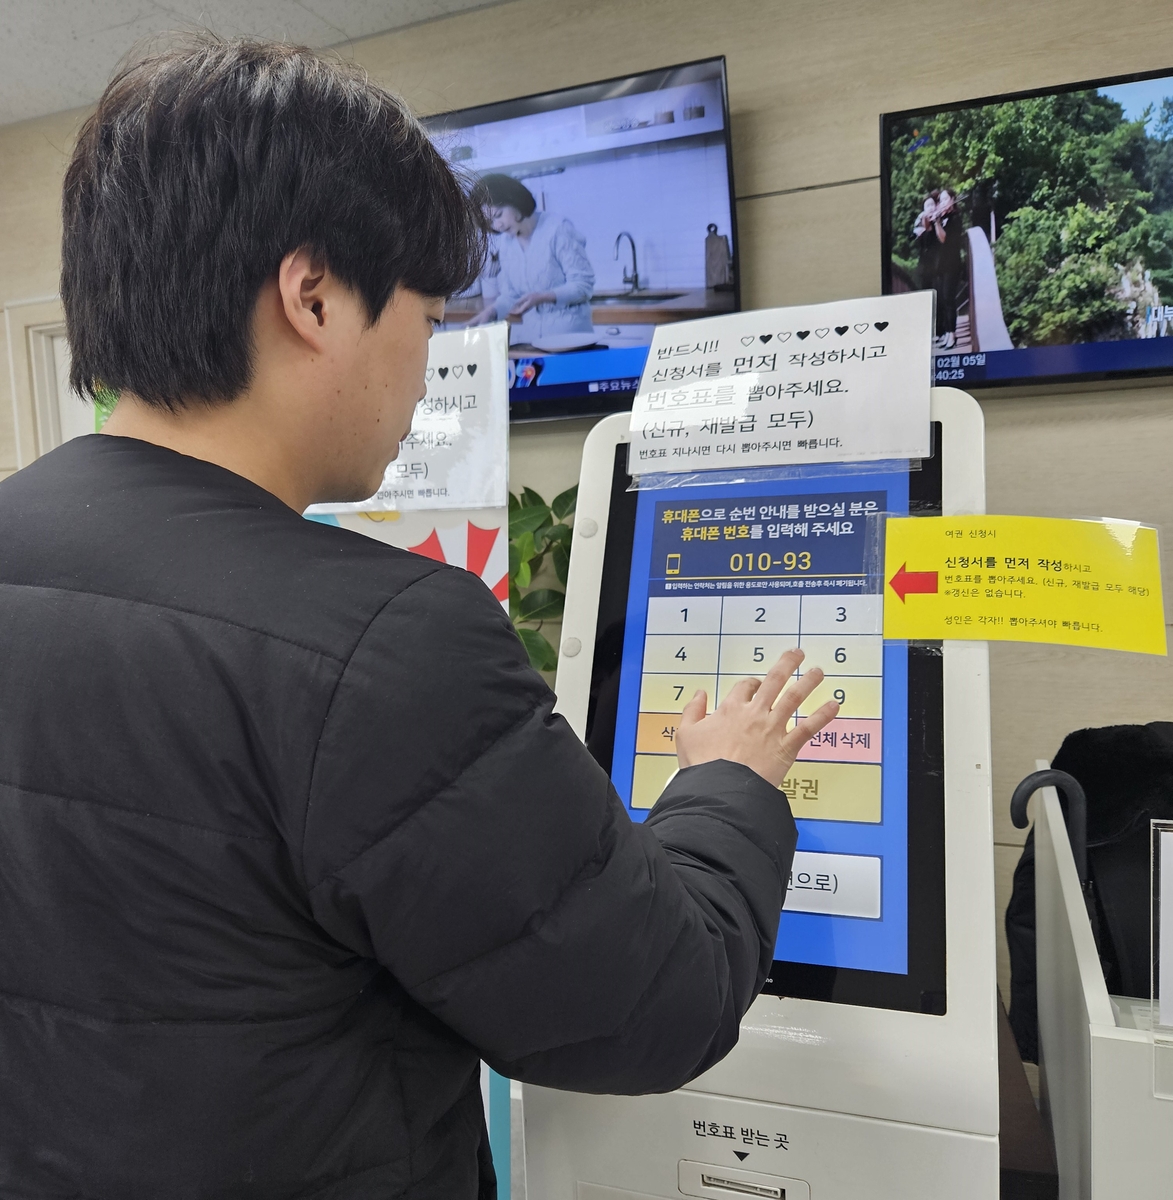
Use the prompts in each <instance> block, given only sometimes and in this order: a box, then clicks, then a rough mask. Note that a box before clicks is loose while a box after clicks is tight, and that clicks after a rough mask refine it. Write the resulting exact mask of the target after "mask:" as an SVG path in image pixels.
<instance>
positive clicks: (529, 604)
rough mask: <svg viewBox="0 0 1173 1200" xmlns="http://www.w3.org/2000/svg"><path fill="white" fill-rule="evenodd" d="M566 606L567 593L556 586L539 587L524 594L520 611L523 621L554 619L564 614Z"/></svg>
mask: <svg viewBox="0 0 1173 1200" xmlns="http://www.w3.org/2000/svg"><path fill="white" fill-rule="evenodd" d="M565 606H566V593H565V592H560V591H557V590H556V589H555V588H538V590H537V591H535V592H530V593H529V594H528V595H526V596H522V598H521V604H520V605H519V606H518V612H519V613H520V615H521V619H522V620H523V621H552V620H554V619H555V618H556V617H560V616H561V615H562V610H563V608H564V607H565Z"/></svg>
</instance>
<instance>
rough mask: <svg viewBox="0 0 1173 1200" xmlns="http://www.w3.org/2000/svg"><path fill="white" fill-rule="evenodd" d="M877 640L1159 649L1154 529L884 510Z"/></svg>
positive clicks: (1161, 632) (1161, 617) (1161, 622)
mask: <svg viewBox="0 0 1173 1200" xmlns="http://www.w3.org/2000/svg"><path fill="white" fill-rule="evenodd" d="M884 636H885V637H886V638H910V639H914V640H915V639H925V640H936V639H944V638H960V639H963V640H965V639H968V640H977V641H987V640H988V641H1011V642H1060V643H1063V644H1064V645H1070V646H1094V647H1097V648H1099V649H1103V650H1134V651H1138V652H1139V653H1141V654H1164V653H1165V610H1164V606H1163V604H1162V600H1161V569H1160V558H1159V553H1158V549H1157V531H1156V530H1155V529H1153V528H1152V527H1150V526H1147V525H1139V524H1137V523H1136V522H1134V521H1067V520H1061V519H1059V518H1056V517H889V518H888V521H887V523H886V531H885V541H884Z"/></svg>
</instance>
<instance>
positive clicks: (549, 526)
mask: <svg viewBox="0 0 1173 1200" xmlns="http://www.w3.org/2000/svg"><path fill="white" fill-rule="evenodd" d="M557 528H558V526H557V525H555V524H554V523H553V521H549V522H547V523H546V524H545V525H539V526H538V527H537V529H535V530H534V552H535V553H536V554H545V552H546V551H547V550H548V549H549V544H550V534H551V533H552V531H553V530H555V529H557Z"/></svg>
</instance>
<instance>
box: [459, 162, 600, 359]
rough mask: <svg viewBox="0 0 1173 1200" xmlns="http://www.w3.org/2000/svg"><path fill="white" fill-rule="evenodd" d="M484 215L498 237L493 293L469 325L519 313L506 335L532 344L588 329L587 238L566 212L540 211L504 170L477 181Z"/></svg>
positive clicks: (591, 280)
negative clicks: (496, 266) (551, 336)
mask: <svg viewBox="0 0 1173 1200" xmlns="http://www.w3.org/2000/svg"><path fill="white" fill-rule="evenodd" d="M478 188H479V190H480V192H481V197H482V205H483V207H484V210H485V218H486V220H487V221H488V222H489V224H490V225H491V226H492V228H493V231H494V233H496V234H498V235H500V236H499V237H498V238H497V254H498V261H499V263H500V273H499V274H498V276H497V284H498V289H499V290H498V294H497V298H496V299H495V300H493V301H490V302H489V303H487V304H486V305H485V307H484V308H482V309H481V311H480V312H479V313H477V315H476V316H475V317H474V318H473V319H472V321H471V322H470V324H473V325H484V324H487V323H488V322H490V321H500V320H503V319H504V318H505V317H507V316H512V317H520V318H521V324H520V325H519V326H517V327H516V328H515V329H514V331H513V335H512V337H511V338H510V340H511V341H512V342H514V343H515V344H517V343H537V342H540V341H542V340H543V339H544V338H546V337H549V336H550V335H551V334H564V333H582V334H590V333H591V332H592V330H593V326H592V324H591V305H590V299H591V294H592V293H593V291H594V287H595V272H594V268H593V267H592V266H591V262H590V259H589V258H587V254H586V241H585V239H584V238H583V237H582V235H581V234H580V233H579V232H578V230H577V229H575V227H574V225H573V224H572V223H571V222H570V221H569V220H567V219H566V218H565V217H560V216H557V215H556V214H555V213H551V212H539V211H538V206H537V201H535V200H534V196H533V193H532V192H531V191H530V190H529V188H527V187H526V186H525V184H523V183H519V182H518V181H517V180H516V179H514V178H512V177H511V176H509V175H485V176H483V177H482V179H481V180H480V182H479V184H478Z"/></svg>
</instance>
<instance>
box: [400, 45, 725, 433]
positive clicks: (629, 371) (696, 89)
mask: <svg viewBox="0 0 1173 1200" xmlns="http://www.w3.org/2000/svg"><path fill="white" fill-rule="evenodd" d="M424 125H425V126H426V127H427V129H428V131H429V133H430V134H431V136H432V138H433V139H434V141H435V142H436V144H437V145H438V146H439V147H440V149H441V150H442V151H443V153H444V154H445V156H446V157H447V158H448V160H449V161H450V162H451V163H453V165H454V166H457V167H459V168H460V169H461V170H462V171H463V172H465V174H466V175H467V176H468V178H469V182H470V186H474V187H476V188H477V189H478V193H479V194H480V195H481V197H482V200H483V203H484V207H485V209H486V214H487V216H488V217H489V220H490V222H491V223H492V226H493V230H494V232H493V234H492V235H491V243H492V245H491V251H490V256H489V260H488V263H487V265H486V268H485V270H484V272H483V273H482V275H481V277H480V279H478V280H477V282H476V284H474V286H473V288H472V289H471V290H470V291H469V292H467V293H465V294H463V295H461V296H456V297H453V299H452V300H451V301H450V302H449V305H448V310H447V314H446V318H445V325H444V327H445V328H447V329H459V328H462V327H464V326H465V325H467V324H468V323H469V322H470V321H479V322H487V321H496V320H507V321H508V322H509V326H510V336H509V340H510V348H509V363H510V392H509V395H510V412H511V415H512V416H513V417H514V419H535V418H537V419H541V418H548V417H561V416H579V415H586V414H590V413H605V412H616V411H619V410H620V409H624V408H629V407H630V406H631V401H632V398H633V396H634V395H635V390H636V387H637V386H638V384H639V377H640V373H641V371H642V370H643V366H644V360H645V359H646V358H647V352H648V345H649V344H650V342H651V340H652V333H653V332H654V330H655V327H656V326H657V325H663V324H666V323H668V322H672V321H684V320H690V319H693V318H695V317H705V316H712V315H714V314H716V313H725V312H733V311H735V310H736V309H737V308H738V307H739V293H738V276H737V232H736V226H735V212H734V202H733V172H732V158H731V155H730V147H729V104H728V98H727V91H726V82H725V60H724V59H723V58H711V59H706V60H704V61H702V62H694V63H685V64H683V65H681V66H675V67H665V68H662V69H660V70H655V71H646V72H644V73H642V74H639V75H629V76H625V77H623V78H620V79H609V80H606V81H604V82H601V83H593V84H588V85H585V86H583V87H574V88H566V89H564V90H561V91H557V92H545V93H543V94H541V95H537V96H527V97H524V98H522V99H519V100H507V101H503V102H501V103H496V104H486V105H482V106H481V107H479V108H469V109H463V110H461V111H459V112H451V113H444V114H442V115H440V116H434V117H428V118H426V119H425V120H424Z"/></svg>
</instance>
